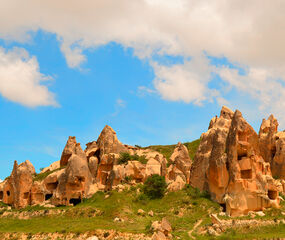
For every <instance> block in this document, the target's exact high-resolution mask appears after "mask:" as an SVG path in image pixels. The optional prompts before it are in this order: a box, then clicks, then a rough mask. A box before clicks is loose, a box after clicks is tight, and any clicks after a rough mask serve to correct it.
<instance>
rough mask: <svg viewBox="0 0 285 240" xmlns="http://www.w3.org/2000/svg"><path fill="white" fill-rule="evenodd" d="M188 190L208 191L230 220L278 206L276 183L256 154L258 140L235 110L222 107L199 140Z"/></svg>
mask: <svg viewBox="0 0 285 240" xmlns="http://www.w3.org/2000/svg"><path fill="white" fill-rule="evenodd" d="M190 183H191V185H192V186H194V187H197V188H199V189H200V190H203V191H209V193H210V194H211V197H212V199H213V200H215V201H217V202H218V203H220V204H222V205H223V206H224V208H225V209H226V211H227V213H228V214H229V215H231V216H238V215H243V214H247V213H248V212H249V211H258V210H262V209H263V208H267V207H271V206H275V207H278V205H279V198H278V183H277V182H276V181H275V180H274V179H273V178H272V175H271V171H270V164H269V163H267V162H265V161H264V159H263V158H262V156H261V154H260V150H259V138H258V135H257V134H256V132H255V131H254V129H253V128H252V127H251V126H250V125H249V124H248V123H247V122H246V121H245V120H244V118H243V117H242V114H241V113H240V112H239V111H238V110H237V111H236V112H235V113H234V114H233V112H232V111H231V110H229V109H227V108H225V107H223V108H222V110H221V114H220V117H219V118H218V117H215V118H214V119H212V120H211V122H210V125H209V129H208V131H207V132H206V133H203V134H202V136H201V144H200V146H199V148H198V151H197V153H196V157H195V161H194V165H193V168H192V170H191V180H190Z"/></svg>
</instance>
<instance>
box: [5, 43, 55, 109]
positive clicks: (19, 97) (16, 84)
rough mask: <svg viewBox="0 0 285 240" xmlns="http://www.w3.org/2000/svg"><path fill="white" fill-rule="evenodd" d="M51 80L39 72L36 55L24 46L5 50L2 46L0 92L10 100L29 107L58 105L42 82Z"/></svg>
mask: <svg viewBox="0 0 285 240" xmlns="http://www.w3.org/2000/svg"><path fill="white" fill-rule="evenodd" d="M47 80H50V78H49V77H48V76H45V75H43V74H41V73H40V72H39V65H38V62H37V59H36V58H35V57H30V56H29V54H28V53H27V52H26V51H25V50H24V49H22V48H14V49H12V50H10V51H5V50H4V49H3V48H0V94H1V95H2V96H3V97H5V98H7V99H8V100H10V101H13V102H17V103H20V104H22V105H25V106H28V107H36V106H48V105H53V106H56V105H57V103H56V101H55V99H54V95H53V94H52V93H51V92H49V90H48V88H47V87H46V86H44V85H42V84H41V82H43V81H47Z"/></svg>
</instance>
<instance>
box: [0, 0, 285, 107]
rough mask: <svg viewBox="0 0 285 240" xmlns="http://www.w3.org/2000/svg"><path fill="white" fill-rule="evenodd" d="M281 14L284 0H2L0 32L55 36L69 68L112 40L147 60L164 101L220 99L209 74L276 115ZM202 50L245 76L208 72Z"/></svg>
mask: <svg viewBox="0 0 285 240" xmlns="http://www.w3.org/2000/svg"><path fill="white" fill-rule="evenodd" d="M284 11H285V1H284V0H275V1H267V0H252V1H236V0H177V1H173V0H132V1H129V0H120V1H118V0H104V1H101V0H85V1H83V2H82V1H81V2H80V1H76V0H70V1H56V0H50V1H37V0H27V1H21V0H10V1H5V3H3V4H2V5H1V8H0V37H1V38H4V39H12V40H16V41H27V40H28V39H29V34H28V33H29V31H36V30H37V29H43V30H44V31H47V32H51V33H55V34H56V35H57V36H58V39H60V42H61V51H62V52H63V54H64V55H65V56H66V60H67V63H68V65H69V66H70V67H79V66H80V64H82V63H83V62H84V61H85V60H86V59H85V56H84V55H83V51H84V50H85V49H88V48H96V47H98V46H100V45H104V44H107V43H109V42H117V43H119V44H122V45H123V46H124V47H128V48H133V49H134V53H135V55H136V56H138V57H139V58H142V59H146V60H147V61H149V62H150V63H151V64H152V66H153V68H154V73H155V74H156V76H155V80H154V87H155V89H156V90H157V92H158V93H159V94H160V95H161V96H162V98H164V99H167V100H172V101H177V100H178V101H185V102H193V103H195V104H202V103H203V102H204V101H211V100H212V99H214V98H216V100H217V101H218V102H225V101H226V99H224V98H223V97H224V96H223V91H219V90H217V89H216V90H215V89H210V88H209V87H208V86H209V81H210V80H211V79H210V78H211V72H212V71H213V72H215V73H217V74H220V75H221V79H222V80H221V81H224V82H225V83H227V84H228V85H229V86H230V87H231V88H236V89H238V91H242V92H243V93H245V94H249V95H251V96H252V97H254V98H255V99H256V100H257V101H258V102H259V105H260V109H262V107H263V108H267V107H268V108H270V109H272V110H274V111H276V112H281V111H283V106H282V104H277V105H275V104H274V101H276V100H277V98H279V99H284V98H285V93H284V92H285V86H284V79H285V70H284V69H285V66H284V65H285V48H284V42H285V15H284ZM205 53H206V54H208V55H210V56H214V57H220V56H224V57H226V58H227V59H228V60H229V61H230V62H231V63H233V64H236V65H239V66H243V67H244V68H245V69H246V71H247V74H246V75H244V76H242V75H240V74H238V72H237V71H235V70H232V69H229V68H226V67H222V68H220V69H213V66H211V64H209V63H207V62H206V60H205V59H204V60H201V56H203V54H205ZM157 55H161V56H163V55H170V56H177V55H179V56H182V57H184V58H185V59H187V60H186V61H185V62H184V64H177V65H173V66H166V65H162V64H161V63H159V62H155V60H154V59H155V58H154V56H157ZM189 58H191V60H188V59H189ZM199 59H200V60H199ZM273 106H274V109H273Z"/></svg>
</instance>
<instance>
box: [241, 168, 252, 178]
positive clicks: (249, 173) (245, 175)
mask: <svg viewBox="0 0 285 240" xmlns="http://www.w3.org/2000/svg"><path fill="white" fill-rule="evenodd" d="M240 174H241V178H242V179H251V178H252V170H251V169H247V170H241V171H240Z"/></svg>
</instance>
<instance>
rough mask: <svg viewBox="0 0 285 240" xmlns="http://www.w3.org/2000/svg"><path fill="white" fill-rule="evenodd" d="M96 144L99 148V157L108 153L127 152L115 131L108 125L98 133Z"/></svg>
mask: <svg viewBox="0 0 285 240" xmlns="http://www.w3.org/2000/svg"><path fill="white" fill-rule="evenodd" d="M97 146H98V148H99V149H100V157H101V156H103V155H104V154H108V153H120V152H127V148H126V147H125V146H124V145H123V144H122V143H121V142H120V141H119V140H118V138H117V134H116V132H115V131H114V130H113V129H112V128H111V127H110V126H108V125H106V126H105V127H104V129H103V130H102V132H101V133H100V135H99V137H98V140H97Z"/></svg>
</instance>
